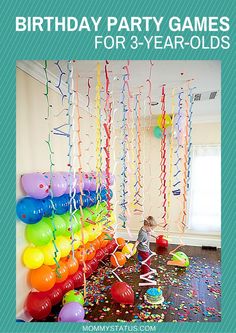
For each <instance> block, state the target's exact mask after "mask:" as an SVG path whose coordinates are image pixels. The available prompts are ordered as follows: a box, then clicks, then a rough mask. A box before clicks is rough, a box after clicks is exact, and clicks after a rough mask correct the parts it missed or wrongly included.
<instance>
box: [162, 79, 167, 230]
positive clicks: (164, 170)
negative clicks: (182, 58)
mask: <svg viewBox="0 0 236 333" xmlns="http://www.w3.org/2000/svg"><path fill="white" fill-rule="evenodd" d="M161 112H162V121H161V127H162V138H161V174H160V180H161V186H160V194H161V195H163V204H162V207H163V216H162V220H163V228H164V229H165V228H166V227H167V219H166V214H167V185H166V179H167V160H166V128H165V127H166V126H165V122H166V107H165V85H163V86H162V93H161Z"/></svg>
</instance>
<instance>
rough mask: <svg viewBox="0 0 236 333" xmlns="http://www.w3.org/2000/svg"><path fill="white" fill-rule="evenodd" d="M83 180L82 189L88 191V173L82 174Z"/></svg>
mask: <svg viewBox="0 0 236 333" xmlns="http://www.w3.org/2000/svg"><path fill="white" fill-rule="evenodd" d="M83 182H84V190H85V191H90V179H89V174H88V173H84V174H83Z"/></svg>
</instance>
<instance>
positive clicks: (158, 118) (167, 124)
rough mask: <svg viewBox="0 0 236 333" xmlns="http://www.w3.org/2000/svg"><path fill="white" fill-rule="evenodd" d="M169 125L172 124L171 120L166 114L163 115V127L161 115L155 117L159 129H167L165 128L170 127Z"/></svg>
mask: <svg viewBox="0 0 236 333" xmlns="http://www.w3.org/2000/svg"><path fill="white" fill-rule="evenodd" d="M171 124H172V120H171V117H170V116H169V115H168V114H166V115H165V126H164V127H163V124H162V115H161V114H160V115H159V116H158V117H157V125H158V126H159V127H160V129H163V128H167V127H169V126H171Z"/></svg>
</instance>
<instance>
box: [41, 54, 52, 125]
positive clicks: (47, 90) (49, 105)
mask: <svg viewBox="0 0 236 333" xmlns="http://www.w3.org/2000/svg"><path fill="white" fill-rule="evenodd" d="M47 68H48V62H47V60H45V61H44V67H43V69H44V74H45V78H46V82H45V93H44V96H45V97H46V100H47V116H46V117H45V119H46V120H47V119H48V117H49V113H50V108H52V105H51V104H50V103H49V97H48V94H49V83H51V81H49V79H48V71H47Z"/></svg>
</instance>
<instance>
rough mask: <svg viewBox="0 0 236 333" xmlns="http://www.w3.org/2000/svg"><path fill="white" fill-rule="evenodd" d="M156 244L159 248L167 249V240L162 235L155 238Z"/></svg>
mask: <svg viewBox="0 0 236 333" xmlns="http://www.w3.org/2000/svg"><path fill="white" fill-rule="evenodd" d="M156 244H157V246H159V247H168V240H167V239H165V238H164V236H163V235H160V236H158V237H157V238H156Z"/></svg>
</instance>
